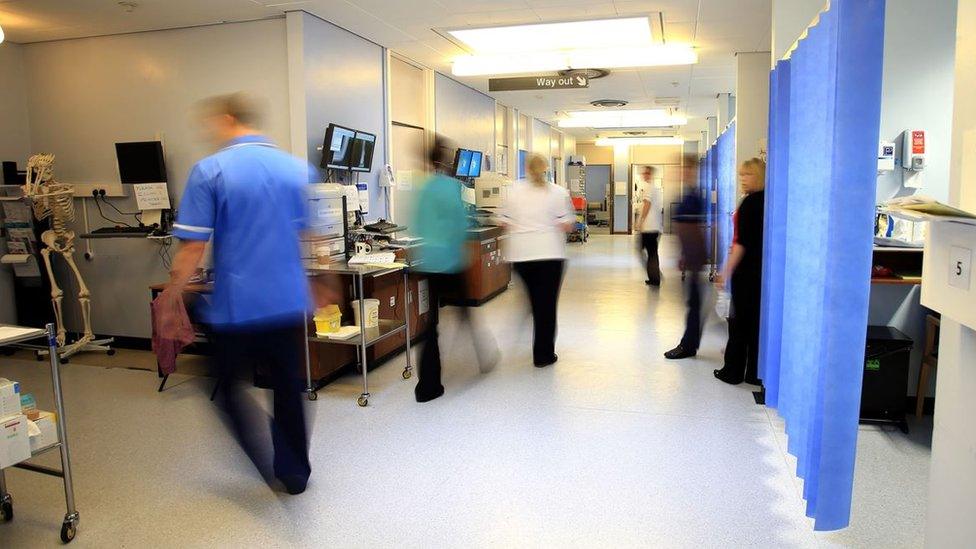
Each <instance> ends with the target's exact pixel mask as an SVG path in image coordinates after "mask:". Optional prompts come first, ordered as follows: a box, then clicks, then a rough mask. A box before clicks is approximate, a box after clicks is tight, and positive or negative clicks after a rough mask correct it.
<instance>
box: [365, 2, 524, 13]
mask: <svg viewBox="0 0 976 549" xmlns="http://www.w3.org/2000/svg"><path fill="white" fill-rule="evenodd" d="M350 1H351V2H354V3H355V2H356V1H357V0H350ZM403 3H404V4H413V3H414V2H411V1H406V2H403ZM437 3H438V4H441V5H443V6H444V13H478V12H487V11H512V10H522V9H529V4H528V2H527V1H526V0H437Z"/></svg>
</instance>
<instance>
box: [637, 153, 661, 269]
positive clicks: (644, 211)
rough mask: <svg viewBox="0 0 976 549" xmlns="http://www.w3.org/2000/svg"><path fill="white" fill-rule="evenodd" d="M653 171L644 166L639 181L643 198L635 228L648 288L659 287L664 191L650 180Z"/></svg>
mask: <svg viewBox="0 0 976 549" xmlns="http://www.w3.org/2000/svg"><path fill="white" fill-rule="evenodd" d="M653 175H654V169H653V168H651V167H650V166H644V169H643V170H641V179H643V180H644V198H643V199H642V200H641V212H640V217H639V218H638V220H637V226H638V227H639V228H640V247H641V250H642V252H643V254H644V256H645V258H644V260H645V269H646V270H647V279H646V280H645V281H644V284H647V285H648V286H660V285H661V263H660V260H659V259H658V243H659V242H660V239H661V230H662V229H663V228H664V189H662V188H661V187H660V186H658V185H655V184H654V181H653V179H652V176H653Z"/></svg>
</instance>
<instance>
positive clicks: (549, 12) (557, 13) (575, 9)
mask: <svg viewBox="0 0 976 549" xmlns="http://www.w3.org/2000/svg"><path fill="white" fill-rule="evenodd" d="M535 13H536V14H537V15H538V16H539V19H541V20H542V21H560V20H564V19H585V18H593V17H616V16H617V10H616V9H615V8H614V6H613V3H612V2H611V3H600V4H596V3H589V4H584V5H574V6H562V7H549V8H536V9H535Z"/></svg>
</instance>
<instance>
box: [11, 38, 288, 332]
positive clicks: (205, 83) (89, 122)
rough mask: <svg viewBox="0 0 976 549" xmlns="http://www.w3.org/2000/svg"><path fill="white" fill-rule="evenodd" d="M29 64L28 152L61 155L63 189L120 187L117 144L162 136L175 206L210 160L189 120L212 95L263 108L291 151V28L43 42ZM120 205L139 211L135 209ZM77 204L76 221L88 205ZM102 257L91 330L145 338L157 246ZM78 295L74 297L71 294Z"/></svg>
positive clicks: (92, 272)
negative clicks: (241, 98)
mask: <svg viewBox="0 0 976 549" xmlns="http://www.w3.org/2000/svg"><path fill="white" fill-rule="evenodd" d="M5 46H6V45H4V47H5ZM24 53H25V60H26V62H27V65H28V68H27V74H28V77H27V85H28V89H29V91H30V93H29V97H28V105H29V113H30V135H31V138H30V140H31V148H32V151H34V152H38V151H45V152H52V153H54V154H55V155H56V156H57V164H56V166H55V173H56V175H57V177H58V178H59V179H61V180H62V181H65V182H69V183H70V182H76V181H77V182H84V181H90V182H97V181H114V182H117V181H118V172H117V168H116V163H115V149H114V143H115V142H118V141H131V140H151V139H155V138H157V137H161V138H162V139H163V141H164V146H165V151H166V162H167V168H168V172H169V180H170V194H171V195H172V197H173V198H174V201H178V199H179V196H180V195H181V194H182V191H183V188H184V186H185V181H186V175H187V173H188V172H189V169H190V167H191V166H192V165H193V163H195V162H196V161H197V160H199V159H200V158H202V157H203V156H205V155H206V154H209V152H210V150H209V146H208V145H207V144H205V143H203V142H202V141H201V140H200V139H199V137H198V133H197V130H196V128H195V126H194V124H193V120H192V117H191V114H190V111H191V109H192V107H193V105H194V104H195V103H196V102H197V101H198V100H200V99H202V98H205V97H208V96H211V95H215V94H221V93H229V92H234V91H241V90H243V91H246V92H248V93H250V94H252V95H254V96H257V97H260V98H263V99H265V100H266V104H267V111H268V116H267V123H266V124H265V127H266V128H267V132H266V133H267V134H268V135H269V136H270V137H271V138H272V139H274V140H275V141H277V142H278V143H281V144H283V145H285V146H287V144H288V142H289V141H288V137H289V124H288V81H287V74H286V51H285V24H284V20H283V19H274V20H265V21H255V22H249V23H240V24H231V25H215V26H208V27H199V28H189V29H178V30H168V31H159V32H146V33H137V34H127V35H120V36H106V37H99V38H87V39H79V40H64V41H57V42H45V43H37V44H30V45H27V46H24ZM113 203H114V204H116V205H117V206H118V207H119V208H120V209H122V210H123V211H133V210H134V209H135V203H134V200H132V199H113ZM76 205H77V210H78V214H79V217H80V215H81V204H80V201H76ZM103 209H106V208H105V207H104V206H103ZM106 213H109V212H106ZM111 214H114V215H109V217H114V218H120V217H121V216H119V215H117V214H115V212H111ZM89 217H90V218H91V220H92V224H93V227H97V226H102V225H107V224H108V223H107V222H103V221H102V220H100V219H99V218H98V216H97V213H95V208H94V207H93V206H91V205H90V204H89ZM76 229H78V230H81V224H80V223H77V224H76ZM80 247H81V248H82V251H83V248H84V244H83V243H81V244H80ZM94 247H95V252H96V256H95V260H94V261H92V262H86V261H85V260H84V259H82V258H81V257H80V255H81V254H80V253H79V255H78V256H76V259H77V260H78V262H79V267H80V268H81V271H82V273H83V275H84V277H85V280H86V282H87V283H88V285H89V286H90V288H91V291H92V295H93V300H92V316H93V326H94V329H95V331H96V332H101V333H109V334H113V335H125V336H136V337H148V336H149V335H150V324H149V315H148V307H149V303H148V295H149V294H148V286H149V285H150V284H152V283H155V282H161V281H165V280H166V279H167V277H168V275H167V271H166V269H165V268H164V267H163V265H162V263H161V261H160V260H159V259H158V257H157V256H156V253H157V251H158V248H157V245H156V244H153V243H150V242H148V241H145V240H127V239H112V240H99V241H96V242H95V243H94ZM58 270H59V271H60V275H59V276H60V280H62V281H64V280H67V278H66V277H65V275H66V273H65V272H64V269H60V268H59V269H58ZM73 288H75V287H74V286H66V288H65V289H66V290H67V292H66V293H67V294H68V295H71V294H74V293H75V292H76V291H77V290H76V289H73ZM65 310H66V315H65V318H66V323H67V325H68V327H69V329H73V330H76V329H78V328H79V327H80V325H81V317H80V314H79V312H78V309H77V307H76V306H75V302H74V300H73V299H66V300H65Z"/></svg>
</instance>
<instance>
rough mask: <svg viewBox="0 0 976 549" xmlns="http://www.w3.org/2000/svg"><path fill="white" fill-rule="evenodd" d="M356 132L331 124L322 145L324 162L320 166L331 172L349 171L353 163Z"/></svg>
mask: <svg viewBox="0 0 976 549" xmlns="http://www.w3.org/2000/svg"><path fill="white" fill-rule="evenodd" d="M355 139H356V130H350V129H349V128H345V127H343V126H339V125H337V124H329V127H328V129H326V130H325V141H324V142H323V143H322V162H321V163H320V164H319V166H321V167H323V168H328V169H331V170H348V169H349V163H350V162H351V161H352V144H353V141H354V140H355Z"/></svg>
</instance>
